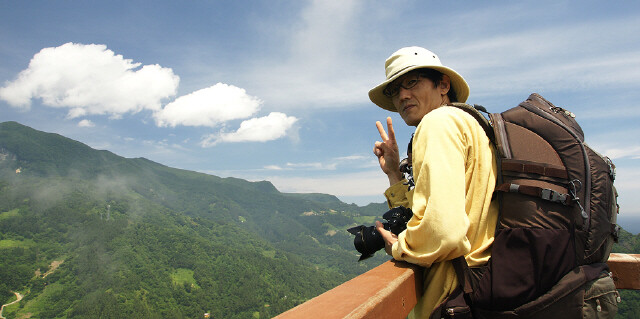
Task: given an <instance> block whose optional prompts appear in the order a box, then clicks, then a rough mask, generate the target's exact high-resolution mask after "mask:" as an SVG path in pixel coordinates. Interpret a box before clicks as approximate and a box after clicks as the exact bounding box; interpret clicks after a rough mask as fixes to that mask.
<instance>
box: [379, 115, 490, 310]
mask: <svg viewBox="0 0 640 319" xmlns="http://www.w3.org/2000/svg"><path fill="white" fill-rule="evenodd" d="M412 145H413V154H412V157H413V159H412V161H413V163H412V164H413V177H414V181H415V188H414V189H413V190H411V191H407V186H406V185H403V184H402V183H397V184H395V185H393V186H391V187H390V188H389V189H387V191H386V192H385V196H386V197H387V201H388V203H389V206H390V207H393V206H398V205H405V206H408V207H410V208H411V209H412V211H413V217H412V218H411V220H409V222H408V223H407V230H405V231H403V232H402V233H400V235H399V236H398V242H397V243H395V244H394V245H393V258H394V259H396V260H404V261H407V262H410V263H414V264H418V265H421V266H424V267H428V269H427V271H426V272H425V277H424V278H425V282H424V287H425V291H424V294H423V296H422V299H421V300H420V301H418V304H417V305H416V307H415V309H414V311H413V316H414V317H418V318H427V317H428V316H429V314H430V313H431V311H432V310H433V309H434V308H435V307H436V306H437V305H438V304H440V303H441V302H442V301H443V300H444V299H445V298H446V296H447V295H448V294H449V293H451V292H452V291H453V289H454V288H455V287H456V285H457V282H458V281H457V278H456V274H455V271H454V270H453V266H452V265H451V262H450V260H451V259H454V258H456V257H458V256H462V255H464V256H465V258H466V260H467V263H468V264H469V266H471V267H474V266H479V265H483V264H486V263H487V261H488V260H489V257H490V256H491V250H490V248H491V244H492V243H493V237H494V231H495V226H496V221H497V218H498V207H497V204H496V203H492V201H491V198H492V195H493V190H494V188H495V183H496V173H497V166H496V162H495V159H494V149H493V148H492V147H491V145H490V142H489V139H488V138H487V136H486V134H485V133H484V131H483V129H482V127H481V126H480V125H479V123H478V122H477V121H476V120H475V119H474V118H473V117H472V116H471V115H469V114H467V113H466V112H465V111H463V110H460V109H457V108H454V107H439V108H437V109H435V110H433V111H431V112H429V113H428V114H427V115H426V116H425V117H424V118H423V119H422V121H421V122H420V124H419V125H418V127H417V129H416V132H415V135H414V137H413V141H412Z"/></svg>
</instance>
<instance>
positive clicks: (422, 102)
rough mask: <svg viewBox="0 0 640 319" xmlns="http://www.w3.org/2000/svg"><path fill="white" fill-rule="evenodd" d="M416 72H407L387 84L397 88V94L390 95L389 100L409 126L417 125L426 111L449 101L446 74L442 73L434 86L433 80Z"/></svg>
mask: <svg viewBox="0 0 640 319" xmlns="http://www.w3.org/2000/svg"><path fill="white" fill-rule="evenodd" d="M418 74H419V71H418V70H416V71H412V72H408V73H407V74H405V75H403V76H401V77H399V78H397V79H396V80H395V81H393V82H391V83H390V84H389V87H393V88H397V90H398V94H396V95H394V96H392V97H391V101H392V102H393V105H394V106H395V107H396V110H398V113H399V114H400V116H401V117H402V119H403V120H404V122H405V123H407V125H409V126H418V124H420V121H421V120H422V118H423V117H424V116H425V115H427V113H429V112H431V111H433V110H435V109H436V108H438V107H440V106H441V105H443V104H446V103H448V101H449V100H448V99H447V97H446V94H447V92H448V91H449V77H448V76H446V75H443V77H442V80H441V81H440V84H439V85H438V86H437V87H436V86H435V85H434V83H433V81H431V80H429V79H428V78H425V77H422V76H419V75H418ZM416 81H417V82H416ZM400 84H402V85H400ZM409 87H410V88H409Z"/></svg>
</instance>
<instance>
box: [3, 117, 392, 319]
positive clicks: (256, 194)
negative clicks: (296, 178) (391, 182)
mask: <svg viewBox="0 0 640 319" xmlns="http://www.w3.org/2000/svg"><path fill="white" fill-rule="evenodd" d="M385 208H386V205H383V204H372V205H369V206H368V207H358V206H355V205H347V204H345V203H342V202H340V201H339V200H338V199H337V198H335V197H333V196H329V195H323V194H283V193H280V192H279V191H278V190H277V189H276V188H275V187H274V186H273V185H272V184H271V183H269V182H256V183H252V182H247V181H244V180H240V179H234V178H219V177H215V176H211V175H206V174H201V173H196V172H190V171H184V170H178V169H173V168H169V167H166V166H163V165H160V164H157V163H154V162H151V161H149V160H146V159H143V158H137V159H126V158H123V157H120V156H117V155H115V154H112V153H110V152H107V151H97V150H93V149H91V148H90V147H88V146H86V145H84V144H81V143H79V142H76V141H72V140H70V139H67V138H65V137H62V136H60V135H57V134H49V133H43V132H39V131H36V130H33V129H31V128H28V127H25V126H23V125H20V124H18V123H15V122H6V123H1V124H0V256H1V258H0V303H6V302H9V301H11V300H15V296H14V294H13V293H12V292H19V293H21V294H22V295H24V299H23V300H21V301H20V302H18V303H16V304H14V305H12V306H10V307H7V308H6V309H5V311H4V313H3V315H4V316H6V317H7V318H15V317H19V316H28V315H31V316H32V317H39V318H54V317H73V318H97V317H101V318H111V317H114V318H115V317H117V318H123V317H124V318H198V317H202V315H203V314H204V313H205V312H210V313H211V314H212V317H214V318H251V317H253V318H268V317H271V316H273V315H275V314H278V313H280V312H282V311H285V310H287V309H289V308H291V307H293V306H295V305H297V304H299V303H301V302H304V301H305V300H307V299H310V298H313V297H315V296H317V295H318V294H320V293H322V292H324V291H326V290H328V289H330V288H332V287H334V286H336V285H338V284H340V283H342V282H344V281H346V280H348V279H350V278H352V277H354V276H356V275H358V274H360V273H362V272H364V271H367V270H369V269H371V268H372V267H374V266H376V265H378V264H379V263H381V262H383V261H384V260H386V259H388V258H387V257H385V256H384V254H382V253H379V254H377V256H376V257H375V258H372V259H371V260H367V261H365V262H361V263H358V262H357V259H358V258H357V255H356V252H355V250H354V249H353V245H352V236H351V235H350V234H348V233H347V232H346V228H348V227H350V226H354V225H356V224H360V223H369V224H370V223H372V222H373V220H374V219H375V218H376V217H375V216H380V215H381V214H382V213H383V212H384V210H385ZM378 218H379V217H378Z"/></svg>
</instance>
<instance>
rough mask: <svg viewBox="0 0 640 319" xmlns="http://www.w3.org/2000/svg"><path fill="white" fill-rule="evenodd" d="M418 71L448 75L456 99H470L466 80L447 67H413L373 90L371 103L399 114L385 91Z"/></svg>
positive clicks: (370, 93) (462, 101) (462, 100)
mask: <svg viewBox="0 0 640 319" xmlns="http://www.w3.org/2000/svg"><path fill="white" fill-rule="evenodd" d="M416 69H434V70H437V71H440V72H441V73H443V74H446V75H447V76H449V79H450V80H451V87H452V88H453V89H454V90H455V92H456V98H457V100H458V102H461V103H464V102H466V101H467V98H469V84H467V81H465V80H464V78H463V77H462V76H461V75H460V74H458V72H456V71H454V70H453V69H450V68H448V67H446V66H438V65H413V66H410V67H407V68H405V69H403V70H402V71H400V72H398V73H396V74H394V75H393V76H392V77H391V78H389V79H387V80H386V81H384V82H382V83H380V84H379V85H378V86H376V87H374V88H373V89H371V90H370V91H369V99H371V102H373V103H375V104H376V105H377V106H379V107H381V108H383V109H385V110H388V111H391V112H398V110H396V107H395V106H394V105H393V101H391V98H389V97H387V96H386V95H384V93H383V92H384V89H385V88H386V87H387V85H389V83H391V82H393V81H394V80H395V79H397V78H399V77H401V76H402V75H404V74H406V73H408V72H410V71H412V70H416Z"/></svg>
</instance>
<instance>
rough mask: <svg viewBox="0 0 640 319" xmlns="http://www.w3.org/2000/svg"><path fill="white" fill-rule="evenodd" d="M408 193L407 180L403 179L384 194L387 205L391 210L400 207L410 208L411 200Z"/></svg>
mask: <svg viewBox="0 0 640 319" xmlns="http://www.w3.org/2000/svg"><path fill="white" fill-rule="evenodd" d="M408 191H409V185H407V180H406V179H403V180H401V181H399V182H397V183H395V184H393V185H391V186H390V187H389V188H387V190H386V191H385V192H384V197H386V198H387V205H388V206H389V208H394V207H398V206H404V207H409V200H408V199H407V192H408Z"/></svg>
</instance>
